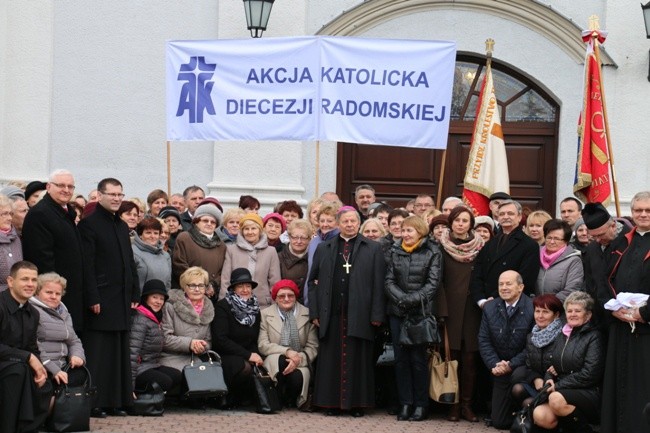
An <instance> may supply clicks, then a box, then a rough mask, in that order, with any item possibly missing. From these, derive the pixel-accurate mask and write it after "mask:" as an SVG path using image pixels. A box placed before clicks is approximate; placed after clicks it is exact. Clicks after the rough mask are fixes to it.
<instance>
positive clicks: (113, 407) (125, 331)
mask: <svg viewBox="0 0 650 433" xmlns="http://www.w3.org/2000/svg"><path fill="white" fill-rule="evenodd" d="M97 190H98V193H99V200H98V202H97V207H96V209H95V211H94V212H93V213H92V214H90V215H89V216H87V217H86V218H84V219H82V220H81V221H80V222H79V232H80V233H81V238H82V240H83V247H84V253H85V255H86V275H85V284H84V295H85V303H86V306H87V307H88V309H87V311H86V317H85V324H84V333H83V336H82V341H83V345H84V349H85V351H86V358H87V361H88V369H89V370H90V373H91V376H92V378H93V382H94V383H95V384H96V385H97V401H96V405H97V408H95V409H93V415H94V416H97V417H105V416H106V414H107V413H108V414H112V415H119V416H126V412H125V411H124V410H123V408H124V407H126V406H130V405H131V404H132V401H133V400H132V389H131V388H132V386H131V364H130V359H129V328H130V324H131V309H133V308H136V307H137V306H138V301H139V300H140V288H139V287H140V286H139V283H138V274H137V271H136V267H135V262H134V261H133V250H132V249H131V241H130V240H129V228H128V227H127V225H126V223H125V222H124V221H122V220H121V219H120V217H119V216H117V215H116V213H115V212H117V210H118V209H119V208H120V205H121V204H122V199H123V198H124V193H123V192H122V184H121V183H120V181H118V180H117V179H113V178H107V179H103V180H102V181H100V182H99V185H98V186H97ZM100 408H101V409H100Z"/></svg>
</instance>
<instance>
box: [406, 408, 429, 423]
mask: <svg viewBox="0 0 650 433" xmlns="http://www.w3.org/2000/svg"><path fill="white" fill-rule="evenodd" d="M428 417H429V414H428V413H427V408H426V407H422V406H416V407H415V410H413V415H411V417H410V418H409V421H424V420H425V419H427V418H428Z"/></svg>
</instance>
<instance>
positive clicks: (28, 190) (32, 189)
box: [25, 180, 47, 200]
mask: <svg viewBox="0 0 650 433" xmlns="http://www.w3.org/2000/svg"><path fill="white" fill-rule="evenodd" d="M46 186H47V184H46V183H45V182H41V181H40V180H35V181H33V182H29V183H28V184H27V186H26V187H25V200H29V198H30V197H31V196H32V195H34V194H35V193H37V192H40V191H43V190H45V187H46Z"/></svg>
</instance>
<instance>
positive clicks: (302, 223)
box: [287, 219, 314, 238]
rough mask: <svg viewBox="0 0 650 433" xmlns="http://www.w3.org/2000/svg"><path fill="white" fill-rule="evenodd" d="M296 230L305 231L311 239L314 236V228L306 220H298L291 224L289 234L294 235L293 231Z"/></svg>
mask: <svg viewBox="0 0 650 433" xmlns="http://www.w3.org/2000/svg"><path fill="white" fill-rule="evenodd" d="M296 229H302V230H305V231H306V232H307V237H308V238H311V237H312V236H313V235H314V228H313V227H312V225H311V223H310V222H309V221H307V220H306V219H298V220H293V221H291V223H289V226H288V227H287V232H288V233H289V235H291V233H293V231H294V230H296Z"/></svg>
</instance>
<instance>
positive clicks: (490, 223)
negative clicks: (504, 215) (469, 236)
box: [474, 215, 494, 231]
mask: <svg viewBox="0 0 650 433" xmlns="http://www.w3.org/2000/svg"><path fill="white" fill-rule="evenodd" d="M480 224H485V225H488V226H490V229H491V230H492V231H494V220H493V219H492V218H490V217H489V216H487V215H481V216H477V217H476V218H474V228H476V227H478V226H479V225H480Z"/></svg>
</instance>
